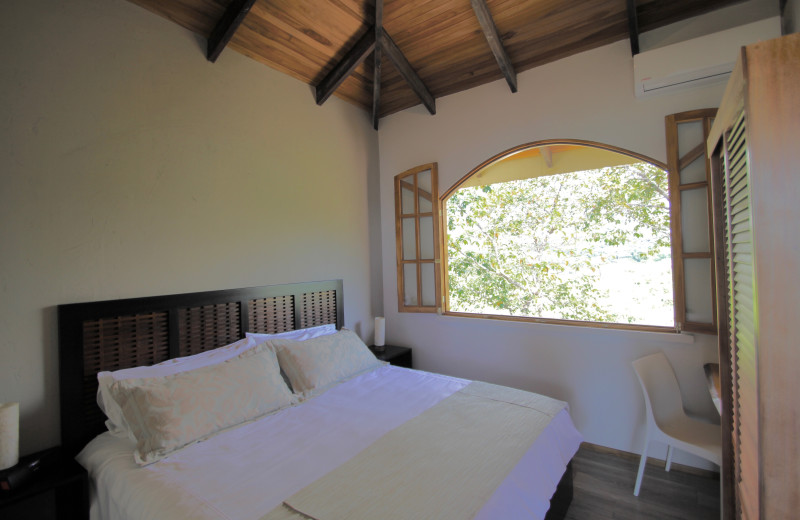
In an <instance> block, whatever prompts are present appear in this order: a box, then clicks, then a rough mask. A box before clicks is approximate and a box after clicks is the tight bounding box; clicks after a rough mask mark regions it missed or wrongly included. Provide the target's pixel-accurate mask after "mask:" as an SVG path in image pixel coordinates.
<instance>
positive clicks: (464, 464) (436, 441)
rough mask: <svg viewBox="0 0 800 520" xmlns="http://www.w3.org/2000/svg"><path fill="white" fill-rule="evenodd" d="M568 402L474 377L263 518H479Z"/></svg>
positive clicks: (285, 519)
mask: <svg viewBox="0 0 800 520" xmlns="http://www.w3.org/2000/svg"><path fill="white" fill-rule="evenodd" d="M565 406H566V403H564V402H561V401H557V400H555V399H551V398H549V397H545V396H542V395H538V394H532V393H529V392H525V391H522V390H515V389H512V388H507V387H502V386H496V385H490V384H487V383H480V382H473V383H470V384H469V385H467V386H466V387H464V388H463V389H462V390H460V391H459V392H456V393H454V394H453V395H451V396H450V397H448V398H446V399H444V400H442V401H441V402H439V403H438V404H437V405H435V406H433V407H431V408H429V409H428V410H426V411H425V412H423V413H422V414H420V415H418V416H417V417H415V418H413V419H411V420H409V421H407V422H406V423H404V424H402V425H400V426H399V427H397V428H395V429H394V430H392V431H391V432H389V433H387V434H386V435H384V436H383V437H381V438H380V439H378V440H377V441H376V442H375V443H373V444H372V445H371V446H369V447H368V448H366V449H365V450H364V451H362V452H361V453H359V454H358V455H356V456H355V457H353V458H352V459H350V460H349V461H347V462H346V463H344V464H342V465H341V466H339V467H338V468H337V469H335V470H333V471H331V472H330V473H328V474H327V475H325V476H324V477H322V478H320V479H319V480H317V481H316V482H314V483H312V484H311V485H309V486H307V487H306V488H304V489H303V490H301V491H300V492H298V493H296V494H295V495H294V496H292V497H290V498H289V499H288V500H286V501H284V505H282V506H280V507H278V508H276V509H275V510H274V511H272V512H271V513H269V514H267V515H266V516H264V517H263V519H262V520H287V519H299V518H312V519H314V520H373V519H376V518H380V519H382V520H395V519H396V520H400V519H409V518H436V519H443V520H446V519H458V520H463V519H467V518H472V517H474V516H475V515H476V514H477V513H478V512H479V511H480V509H481V508H482V507H483V505H484V503H485V502H486V501H487V500H488V499H489V498H490V497H491V496H492V494H493V493H494V491H495V490H496V489H497V487H498V486H499V485H500V484H501V483H502V481H503V480H504V479H505V478H506V476H507V475H508V474H509V473H510V472H511V470H512V469H513V468H514V466H516V464H517V462H518V461H519V460H520V458H521V457H522V456H523V455H524V454H525V452H527V451H528V449H529V448H530V446H531V445H532V444H533V442H534V441H535V440H536V438H537V437H538V435H539V434H540V433H541V432H542V430H543V429H544V428H545V426H547V424H548V423H549V422H550V419H551V418H552V417H553V416H555V415H556V414H557V413H558V412H559V411H561V410H562V409H563V408H564V407H565Z"/></svg>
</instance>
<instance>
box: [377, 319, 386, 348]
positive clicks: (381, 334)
mask: <svg viewBox="0 0 800 520" xmlns="http://www.w3.org/2000/svg"><path fill="white" fill-rule="evenodd" d="M385 342H386V318H382V317H377V318H375V346H376V347H382V346H383V344H384V343H385Z"/></svg>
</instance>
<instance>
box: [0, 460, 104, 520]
mask: <svg viewBox="0 0 800 520" xmlns="http://www.w3.org/2000/svg"><path fill="white" fill-rule="evenodd" d="M36 458H40V459H41V466H40V469H39V470H38V471H36V473H35V474H34V475H33V477H32V478H31V480H30V481H28V482H26V483H25V484H22V485H21V486H20V487H19V489H14V490H11V491H2V490H0V517H2V518H3V519H5V520H23V519H34V518H35V519H44V518H58V519H60V520H67V519H70V520H71V519H81V520H88V518H89V477H88V475H87V474H86V470H85V469H83V467H82V466H81V465H80V464H78V463H77V462H76V461H75V460H74V459H73V458H71V457H66V456H65V455H64V453H63V451H62V450H61V448H50V449H47V450H44V451H40V452H38V453H33V454H31V455H26V456H25V457H21V458H20V464H24V463H27V462H30V461H33V460H35V459H36Z"/></svg>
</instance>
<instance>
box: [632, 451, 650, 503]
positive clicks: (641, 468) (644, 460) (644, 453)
mask: <svg viewBox="0 0 800 520" xmlns="http://www.w3.org/2000/svg"><path fill="white" fill-rule="evenodd" d="M649 445H650V438H649V437H648V438H646V439H645V440H644V448H643V449H642V459H641V460H640V461H639V472H638V473H637V474H636V486H634V488H633V496H635V497H638V496H639V489H640V488H641V487H642V477H643V476H644V466H645V464H647V447H648V446H649Z"/></svg>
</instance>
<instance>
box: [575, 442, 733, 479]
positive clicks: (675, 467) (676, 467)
mask: <svg viewBox="0 0 800 520" xmlns="http://www.w3.org/2000/svg"><path fill="white" fill-rule="evenodd" d="M581 446H583V447H584V448H586V449H589V450H592V451H596V452H599V453H610V454H612V455H616V456H617V457H622V458H625V459H630V460H635V461H636V462H638V461H639V458H640V457H641V455H639V454H636V453H631V452H629V451H623V450H618V449H615V448H608V447H606V446H600V445H599V444H592V443H591V442H584V443H582V444H581ZM647 465H648V466H655V467H657V468H660V469H662V470H663V469H664V468H665V467H666V465H667V461H665V460H661V459H654V458H653V457H647ZM670 471H680V472H682V473H688V474H690V475H697V476H700V477H708V478H716V479H719V472H718V471H713V470H710V469H702V468H695V467H694V466H687V465H685V464H678V463H677V462H673V463H672V466H671V467H670Z"/></svg>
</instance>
